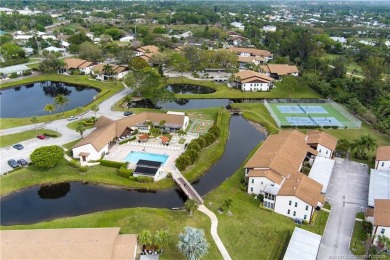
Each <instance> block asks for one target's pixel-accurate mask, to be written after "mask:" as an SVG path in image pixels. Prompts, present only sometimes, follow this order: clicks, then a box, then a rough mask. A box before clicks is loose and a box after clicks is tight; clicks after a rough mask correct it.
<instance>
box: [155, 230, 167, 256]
mask: <svg viewBox="0 0 390 260" xmlns="http://www.w3.org/2000/svg"><path fill="white" fill-rule="evenodd" d="M169 241H170V236H169V233H168V230H163V229H160V230H158V231H157V232H156V234H155V235H154V242H155V244H156V245H157V246H158V247H159V248H160V249H161V251H163V247H164V246H166V245H168V243H169Z"/></svg>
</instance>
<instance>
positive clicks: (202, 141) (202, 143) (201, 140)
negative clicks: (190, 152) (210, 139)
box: [196, 136, 207, 148]
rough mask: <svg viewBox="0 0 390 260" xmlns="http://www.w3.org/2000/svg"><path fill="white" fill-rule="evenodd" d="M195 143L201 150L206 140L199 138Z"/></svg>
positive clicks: (205, 144)
mask: <svg viewBox="0 0 390 260" xmlns="http://www.w3.org/2000/svg"><path fill="white" fill-rule="evenodd" d="M196 142H198V144H199V145H200V147H201V148H204V147H206V146H207V142H206V140H205V139H204V138H203V136H200V137H199V138H198V139H196Z"/></svg>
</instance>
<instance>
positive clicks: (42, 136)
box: [37, 135, 46, 140]
mask: <svg viewBox="0 0 390 260" xmlns="http://www.w3.org/2000/svg"><path fill="white" fill-rule="evenodd" d="M37 138H38V139H41V140H44V139H46V136H44V135H37Z"/></svg>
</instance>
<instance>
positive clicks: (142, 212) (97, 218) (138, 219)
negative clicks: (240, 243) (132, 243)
mask: <svg viewBox="0 0 390 260" xmlns="http://www.w3.org/2000/svg"><path fill="white" fill-rule="evenodd" d="M210 225H211V223H210V219H209V218H208V217H207V216H206V215H204V214H203V213H201V212H199V211H196V212H194V214H193V215H192V217H189V216H188V213H187V212H184V211H181V210H180V211H173V210H170V209H151V208H132V209H119V210H110V211H104V212H98V213H93V214H87V215H82V216H78V217H70V218H61V219H57V220H53V221H49V222H42V223H37V224H33V225H17V226H1V229H3V230H5V229H38V228H45V229H46V228H96V227H121V231H120V233H121V234H139V233H140V232H141V231H142V230H143V229H147V230H149V231H151V232H152V233H155V232H156V231H157V230H159V229H161V228H162V229H164V230H168V231H169V234H170V238H171V241H170V243H169V244H168V246H167V247H166V248H165V249H164V253H163V254H162V255H160V259H184V256H183V255H182V254H181V253H180V252H179V250H178V249H177V247H176V244H177V242H178V235H179V233H181V232H182V231H183V229H184V227H186V226H191V227H196V228H202V229H203V230H204V231H205V235H206V239H207V241H208V243H209V244H210V247H209V250H208V253H207V255H206V256H205V257H204V258H202V259H210V260H214V259H222V256H221V254H220V253H219V251H218V248H217V246H216V245H215V243H214V241H213V239H212V237H211V234H210Z"/></svg>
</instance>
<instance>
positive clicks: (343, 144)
mask: <svg viewBox="0 0 390 260" xmlns="http://www.w3.org/2000/svg"><path fill="white" fill-rule="evenodd" d="M350 148H351V143H350V142H349V141H348V140H347V139H345V138H340V139H339V140H338V141H337V146H336V151H337V152H339V153H341V154H342V155H343V156H345V155H346V154H347V152H348V151H349V149H350Z"/></svg>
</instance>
